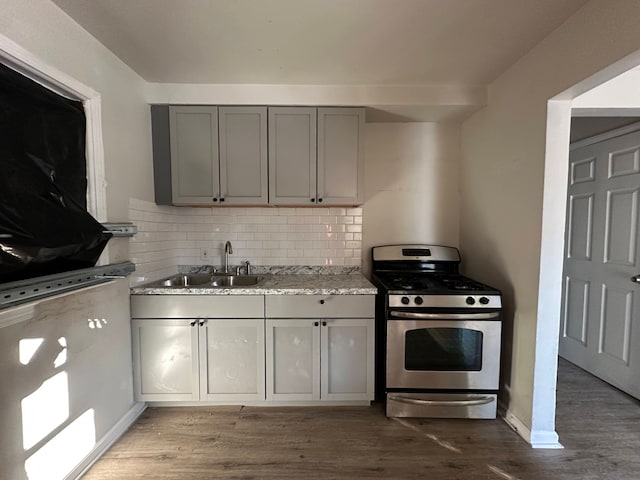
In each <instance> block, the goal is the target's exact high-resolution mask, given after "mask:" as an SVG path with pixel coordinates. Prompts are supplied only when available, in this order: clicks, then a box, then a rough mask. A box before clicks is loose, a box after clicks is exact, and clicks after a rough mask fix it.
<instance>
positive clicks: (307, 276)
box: [131, 268, 377, 295]
mask: <svg viewBox="0 0 640 480" xmlns="http://www.w3.org/2000/svg"><path fill="white" fill-rule="evenodd" d="M256 270H257V271H254V272H252V273H255V274H257V275H259V276H261V277H262V280H261V281H260V282H259V283H258V284H257V285H255V286H250V287H211V286H209V285H208V284H205V285H202V286H192V287H161V286H157V285H154V283H155V282H151V283H150V284H147V285H146V286H145V285H140V286H136V287H133V288H131V294H132V295H374V294H376V293H377V289H376V287H375V286H373V285H372V284H371V282H369V280H367V279H366V278H365V277H364V276H363V275H362V274H360V273H359V270H353V269H351V270H346V269H345V270H343V271H341V270H339V269H338V270H333V271H331V270H329V271H327V270H326V269H323V270H319V271H318V272H319V273H316V272H315V271H312V270H309V269H308V268H307V269H306V270H300V271H296V270H295V269H291V268H287V269H284V268H280V269H271V270H270V271H271V272H274V271H275V273H266V272H264V273H263V271H260V270H258V269H256ZM181 271H182V272H183V273H185V272H189V273H201V272H202V269H200V270H199V271H196V270H194V269H186V268H181ZM285 272H286V273H285ZM297 272H303V273H297ZM343 272H347V273H343Z"/></svg>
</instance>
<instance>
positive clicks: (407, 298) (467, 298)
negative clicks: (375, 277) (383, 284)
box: [389, 294, 502, 308]
mask: <svg viewBox="0 0 640 480" xmlns="http://www.w3.org/2000/svg"><path fill="white" fill-rule="evenodd" d="M389 306H390V307H414V308H415V307H420V308H434V307H437V308H502V298H501V297H500V295H410V294H408V295H389Z"/></svg>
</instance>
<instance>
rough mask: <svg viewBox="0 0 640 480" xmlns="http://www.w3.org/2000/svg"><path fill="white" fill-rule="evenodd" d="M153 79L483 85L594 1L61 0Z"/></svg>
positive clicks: (87, 26) (76, 17)
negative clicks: (578, 10) (585, 4)
mask: <svg viewBox="0 0 640 480" xmlns="http://www.w3.org/2000/svg"><path fill="white" fill-rule="evenodd" d="M53 1H54V3H56V4H57V5H59V6H60V8H62V9H63V10H64V11H66V12H67V13H68V15H70V16H71V17H72V18H73V19H74V20H75V21H76V22H78V23H79V24H80V25H82V26H83V27H84V28H85V29H86V30H87V31H89V32H90V33H91V34H92V35H93V36H95V37H96V38H97V39H98V40H100V41H101V42H102V43H103V44H104V45H106V46H107V47H108V48H109V49H110V50H112V51H113V52H114V53H115V54H116V55H117V56H118V57H120V58H121V59H122V60H123V61H124V62H125V63H127V64H128V65H129V66H130V67H131V68H132V69H134V70H135V71H136V72H138V73H139V74H140V75H141V76H142V77H143V78H145V79H146V80H147V81H149V82H161V83H201V84H202V83H204V84H288V85H291V84H301V85H442V84H449V85H486V84H488V83H490V82H491V81H492V80H493V79H495V78H496V77H497V76H498V75H499V74H500V73H501V72H503V71H504V70H505V69H506V68H507V67H508V66H509V65H511V64H512V63H513V62H514V61H516V60H517V59H518V58H519V57H521V56H522V55H524V54H525V53H526V52H527V51H529V50H530V49H531V48H532V47H533V46H534V45H536V44H537V43H538V42H539V41H540V40H542V39H543V38H544V37H545V36H547V35H548V34H549V33H551V31H552V30H553V29H555V28H556V27H557V26H559V25H560V24H561V23H562V22H564V21H565V20H566V19H567V18H568V17H569V16H570V15H572V14H573V13H574V12H575V11H576V10H577V9H579V8H580V7H581V6H582V5H583V4H584V3H586V0H90V1H89V0H53Z"/></svg>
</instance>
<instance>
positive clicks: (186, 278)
mask: <svg viewBox="0 0 640 480" xmlns="http://www.w3.org/2000/svg"><path fill="white" fill-rule="evenodd" d="M209 282H211V275H209V274H206V273H191V274H187V275H174V276H173V277H169V278H166V279H164V280H160V281H158V282H155V283H154V285H157V286H160V287H194V286H198V285H205V284H207V283H209Z"/></svg>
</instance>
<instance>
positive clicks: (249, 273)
mask: <svg viewBox="0 0 640 480" xmlns="http://www.w3.org/2000/svg"><path fill="white" fill-rule="evenodd" d="M244 267H245V269H246V273H247V275H251V263H250V262H249V260H247V261H246V262H244Z"/></svg>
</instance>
